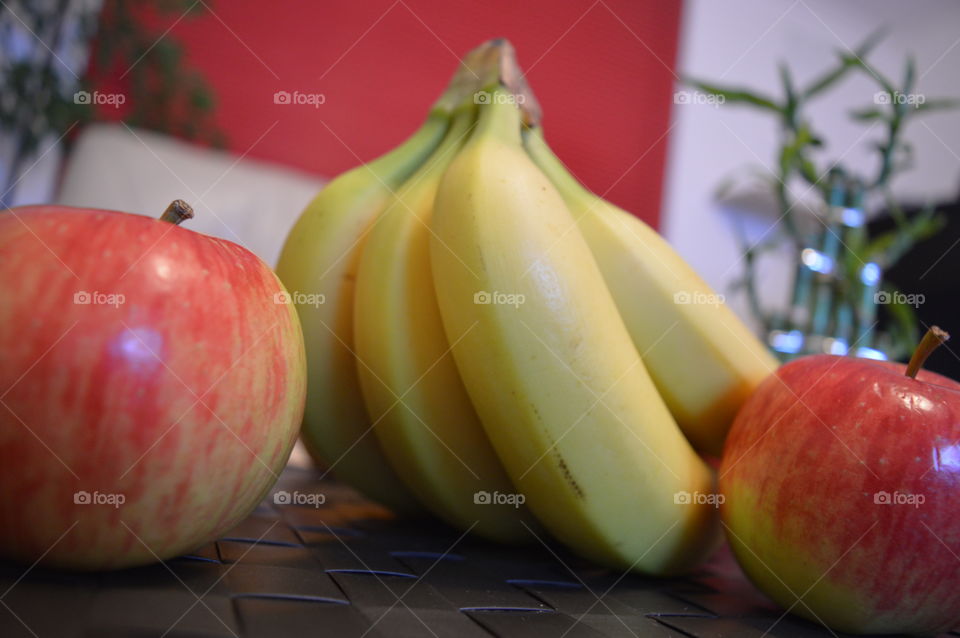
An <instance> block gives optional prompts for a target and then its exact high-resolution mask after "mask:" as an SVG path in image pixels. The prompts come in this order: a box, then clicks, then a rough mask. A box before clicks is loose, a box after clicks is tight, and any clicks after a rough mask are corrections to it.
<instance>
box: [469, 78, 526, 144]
mask: <svg viewBox="0 0 960 638" xmlns="http://www.w3.org/2000/svg"><path fill="white" fill-rule="evenodd" d="M487 95H488V96H489V97H488V98H487V100H486V101H485V102H484V103H481V104H479V105H478V107H479V110H480V117H479V120H478V122H477V130H476V132H475V133H474V138H475V139H482V138H485V137H488V136H489V137H491V138H496V139H499V140H501V141H503V142H507V143H509V144H516V145H518V146H522V144H523V141H522V140H521V138H520V124H521V113H520V109H519V108H517V104H516V96H515V94H514V93H513V92H512V91H510V90H509V89H508V88H506V87H504V86H502V85H498V86H495V87H493V89H492V90H491V91H488V92H487Z"/></svg>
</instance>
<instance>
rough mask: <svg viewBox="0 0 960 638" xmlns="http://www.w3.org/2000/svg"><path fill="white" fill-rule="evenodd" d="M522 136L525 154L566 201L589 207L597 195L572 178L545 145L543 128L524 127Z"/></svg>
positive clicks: (551, 150)
mask: <svg viewBox="0 0 960 638" xmlns="http://www.w3.org/2000/svg"><path fill="white" fill-rule="evenodd" d="M522 135H523V146H524V148H526V149H527V154H528V155H530V157H531V158H533V161H534V162H535V163H536V165H537V166H538V167H539V168H540V170H541V171H543V173H544V175H546V176H547V178H548V179H549V180H550V181H551V182H553V184H554V185H556V186H557V188H558V190H560V191H561V192H562V193H563V196H564V197H565V198H567V199H575V200H578V201H582V202H583V203H584V205H585V206H588V207H589V206H590V205H591V203H592V201H593V200H594V198H596V197H597V195H595V194H594V193H592V192H590V190H588V189H587V187H586V186H584V185H583V184H581V183H580V180H578V179H577V178H576V177H574V176H573V175H572V174H571V173H570V171H569V170H568V169H567V167H566V166H565V165H564V163H563V162H562V161H560V158H559V157H557V155H556V153H554V152H553V149H551V148H550V146H548V145H547V140H546V139H544V137H543V128H542V127H540V126H537V127H524V129H523V133H522Z"/></svg>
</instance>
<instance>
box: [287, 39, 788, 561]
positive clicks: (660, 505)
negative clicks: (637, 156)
mask: <svg viewBox="0 0 960 638" xmlns="http://www.w3.org/2000/svg"><path fill="white" fill-rule="evenodd" d="M277 272H278V274H279V276H280V278H281V280H282V281H283V283H284V284H285V285H286V287H287V289H288V290H290V291H291V294H292V296H293V299H295V300H296V301H298V302H299V303H298V306H297V309H298V312H299V314H300V319H301V323H302V325H303V332H304V338H305V341H306V348H307V354H308V398H307V406H306V413H305V416H304V423H303V432H302V435H303V440H304V442H305V444H306V445H307V448H308V450H309V451H310V452H311V454H312V455H313V456H314V457H315V458H316V459H317V461H318V462H319V463H321V464H323V465H325V466H327V467H328V468H330V469H332V471H333V472H334V474H335V475H336V476H337V477H339V478H340V479H341V480H344V481H346V482H348V483H350V484H352V485H353V486H354V487H356V488H357V489H359V490H360V491H361V492H363V493H364V494H365V495H367V496H368V497H370V498H372V499H374V500H377V501H379V502H380V503H382V504H384V505H386V506H388V507H390V508H391V509H393V510H394V511H395V512H397V513H398V514H401V515H402V514H412V513H415V512H422V510H423V509H424V508H425V509H427V510H429V511H430V512H432V513H433V514H435V515H437V516H439V517H440V518H442V519H444V520H446V521H447V522H448V523H450V524H452V525H454V526H456V527H458V528H461V529H463V530H471V531H472V532H474V533H476V534H478V535H481V536H484V537H487V538H490V539H495V540H498V541H502V542H520V541H523V540H528V539H530V538H532V536H533V535H538V534H541V533H543V531H544V530H546V532H548V533H550V534H552V535H553V536H554V537H555V538H556V539H558V540H560V541H561V542H563V543H565V544H566V545H567V546H569V547H570V548H572V549H573V550H574V551H576V552H578V553H580V554H582V555H584V556H587V557H589V558H592V559H595V560H597V561H599V562H601V563H604V564H607V565H612V566H618V567H621V568H632V569H634V570H637V571H640V572H644V573H650V574H669V573H676V572H679V571H682V570H684V569H686V568H688V567H689V566H691V565H692V564H694V563H696V562H697V561H698V560H700V559H701V558H702V557H703V556H704V555H705V554H706V553H707V552H709V551H710V549H712V548H713V546H714V545H715V542H716V540H717V539H718V534H717V523H716V521H717V517H716V508H715V507H714V505H715V503H714V502H713V501H711V499H709V498H690V496H689V495H696V494H701V495H711V494H713V492H714V482H715V478H714V475H713V471H712V470H711V468H710V467H709V466H708V464H707V463H706V462H705V461H704V460H703V459H702V458H701V457H700V456H699V455H698V452H697V451H700V452H702V453H705V454H718V453H719V452H720V449H721V447H722V443H723V440H724V437H725V435H726V431H727V428H728V427H729V425H730V423H731V421H732V419H733V416H734V414H735V412H736V410H737V408H738V407H739V405H740V404H741V402H742V401H743V400H744V399H745V398H746V397H747V396H748V395H749V393H750V392H751V391H752V390H753V388H754V387H755V386H756V385H757V384H758V383H759V382H760V381H761V380H762V379H763V378H764V377H766V376H767V375H768V374H769V373H770V372H771V371H772V370H773V369H774V368H775V367H776V363H775V361H774V359H773V358H772V357H771V356H770V355H769V354H768V353H767V351H766V349H765V348H764V347H763V346H762V344H760V343H759V342H758V341H757V340H756V339H755V337H754V336H753V335H752V334H751V333H750V331H749V330H748V329H747V328H746V327H745V326H744V325H742V324H741V323H740V321H739V320H738V319H737V318H736V316H735V315H734V314H733V313H732V312H731V311H730V310H729V309H728V308H727V307H726V306H724V305H723V304H722V303H708V304H703V303H683V302H684V301H689V300H694V301H697V300H715V299H717V297H716V295H714V293H713V291H712V290H711V289H710V288H709V287H708V286H707V285H706V284H705V283H704V282H703V281H702V280H701V279H700V278H699V277H698V276H697V275H696V274H695V273H694V271H693V270H692V269H691V268H690V267H689V266H688V265H687V264H686V263H685V262H684V261H683V259H681V258H680V257H679V256H678V255H677V254H676V253H675V252H674V251H673V250H672V249H671V248H670V246H669V245H668V244H667V242H666V241H664V240H663V239H662V238H661V237H660V236H659V235H658V234H657V233H656V232H655V231H654V230H652V229H651V228H650V227H648V226H647V225H646V224H644V223H643V222H641V221H640V220H638V219H637V218H636V217H634V216H632V215H630V214H629V213H627V212H625V211H623V210H621V209H619V208H617V207H616V206H614V205H613V204H610V203H609V202H606V201H604V200H602V199H601V198H599V197H597V196H596V195H594V194H592V193H590V192H589V191H588V190H586V189H585V188H584V187H583V186H581V185H580V184H579V183H578V182H577V180H576V179H575V178H574V177H573V176H571V175H570V174H569V173H568V172H567V170H566V169H565V168H564V166H563V164H562V163H561V162H560V161H559V160H558V159H557V157H556V156H555V155H554V154H553V153H552V152H551V150H550V148H549V147H548V146H547V144H546V142H545V140H544V137H543V134H542V131H541V129H540V126H539V107H538V105H537V103H536V100H535V98H534V97H533V95H532V93H531V92H530V90H529V87H528V86H526V84H525V82H524V81H523V79H522V76H521V74H520V73H519V70H518V67H517V65H516V61H515V58H514V55H513V49H512V47H511V46H510V45H509V43H507V42H505V41H502V40H495V41H491V42H488V43H485V44H484V45H482V46H480V47H478V48H477V49H475V50H474V51H472V52H471V53H469V54H468V55H467V56H466V58H465V59H464V61H463V63H462V65H461V67H460V69H459V70H458V72H457V73H456V74H455V76H454V78H453V80H452V82H451V84H450V86H449V87H448V89H447V90H446V91H445V93H444V94H443V95H442V96H441V98H440V100H439V101H438V102H437V103H436V104H435V105H434V107H433V109H432V110H431V111H430V114H429V115H428V117H427V120H426V122H425V123H424V124H423V125H422V126H421V128H420V129H419V130H418V131H417V132H416V133H414V135H413V136H412V137H410V138H409V139H408V140H407V141H406V142H404V143H403V144H401V145H400V146H399V147H397V148H396V149H394V150H393V151H391V152H389V153H387V154H386V155H384V156H382V157H380V158H379V159H377V160H375V161H373V162H370V163H369V164H366V165H363V166H360V167H358V168H355V169H353V170H351V171H349V172H347V173H345V174H343V175H341V176H339V177H338V178H336V179H335V180H333V181H332V182H331V183H330V184H329V185H327V186H326V188H324V189H323V191H321V192H320V194H319V195H318V196H317V197H316V198H315V199H314V200H313V202H311V203H310V204H309V205H308V207H307V209H306V210H305V211H304V213H303V215H302V217H301V218H300V220H299V221H298V222H297V224H296V225H295V227H294V228H293V230H292V231H291V233H290V236H289V238H288V239H287V242H286V245H285V246H284V249H283V253H282V255H281V257H280V261H279V264H278V267H277Z"/></svg>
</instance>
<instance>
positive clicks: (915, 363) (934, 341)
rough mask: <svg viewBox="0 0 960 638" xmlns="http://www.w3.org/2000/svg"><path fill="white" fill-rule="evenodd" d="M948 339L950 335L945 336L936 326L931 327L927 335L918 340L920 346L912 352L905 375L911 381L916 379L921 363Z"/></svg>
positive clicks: (945, 332)
mask: <svg viewBox="0 0 960 638" xmlns="http://www.w3.org/2000/svg"><path fill="white" fill-rule="evenodd" d="M949 338H950V335H949V334H947V331H946V330H941V329H940V328H939V327H938V326H931V328H930V329H929V330H927V334H925V335H923V339H921V340H920V345H918V346H917V349H916V350H914V351H913V356H912V357H910V363H908V364H907V371H906V375H907V376H908V377H910V378H911V379H916V378H917V373H918V372H920V368H921V367H923V363H924V361H926V360H927V357H929V356H930V353H931V352H933V351H934V350H936V349H937V348H938V347H939V346H940V344H942V343H943V342H945V341H946V340H947V339H949Z"/></svg>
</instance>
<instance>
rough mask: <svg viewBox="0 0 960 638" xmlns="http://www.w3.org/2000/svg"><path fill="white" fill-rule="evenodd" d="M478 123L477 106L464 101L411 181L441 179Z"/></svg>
mask: <svg viewBox="0 0 960 638" xmlns="http://www.w3.org/2000/svg"><path fill="white" fill-rule="evenodd" d="M476 123H477V107H476V105H474V104H473V102H472V101H471V102H464V103H463V104H461V105H460V106H459V107H458V108H457V109H456V110H455V111H454V112H453V114H452V116H451V122H450V127H449V128H448V129H447V133H446V135H445V136H444V138H443V141H441V142H440V145H439V146H438V147H437V148H436V150H434V152H433V154H432V155H430V159H428V160H427V162H426V163H425V164H424V165H423V166H422V167H421V168H420V170H419V171H417V173H416V174H415V175H414V176H413V177H411V179H410V181H411V182H418V181H420V180H421V179H423V180H431V179H436V180H439V179H440V177H441V176H442V175H443V172H444V171H445V170H446V168H447V166H449V165H450V162H451V161H453V158H454V156H455V155H456V152H457V150H458V149H459V148H461V147H462V146H463V145H464V143H466V141H467V140H468V139H469V137H470V134H471V132H472V130H473V129H474V127H475V126H476Z"/></svg>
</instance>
